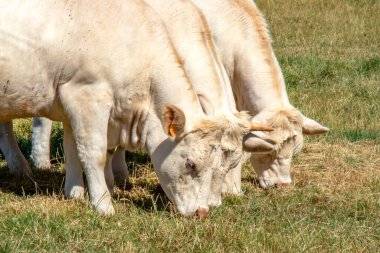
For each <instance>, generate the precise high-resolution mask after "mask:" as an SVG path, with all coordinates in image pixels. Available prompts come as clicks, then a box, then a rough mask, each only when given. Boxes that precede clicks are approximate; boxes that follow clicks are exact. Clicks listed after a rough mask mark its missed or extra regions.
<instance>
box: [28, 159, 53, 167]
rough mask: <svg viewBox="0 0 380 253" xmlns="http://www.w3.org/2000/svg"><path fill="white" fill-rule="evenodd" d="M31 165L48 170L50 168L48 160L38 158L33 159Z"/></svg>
mask: <svg viewBox="0 0 380 253" xmlns="http://www.w3.org/2000/svg"><path fill="white" fill-rule="evenodd" d="M32 162H33V166H34V168H36V169H37V170H49V169H50V168H51V164H50V160H38V159H33V158H32Z"/></svg>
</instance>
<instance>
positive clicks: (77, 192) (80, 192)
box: [65, 186, 84, 199]
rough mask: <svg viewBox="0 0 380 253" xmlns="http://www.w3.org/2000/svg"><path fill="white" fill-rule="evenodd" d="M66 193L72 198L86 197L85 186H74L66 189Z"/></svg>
mask: <svg viewBox="0 0 380 253" xmlns="http://www.w3.org/2000/svg"><path fill="white" fill-rule="evenodd" d="M65 195H66V197H68V198H71V199H84V187H83V186H73V187H71V189H70V190H65Z"/></svg>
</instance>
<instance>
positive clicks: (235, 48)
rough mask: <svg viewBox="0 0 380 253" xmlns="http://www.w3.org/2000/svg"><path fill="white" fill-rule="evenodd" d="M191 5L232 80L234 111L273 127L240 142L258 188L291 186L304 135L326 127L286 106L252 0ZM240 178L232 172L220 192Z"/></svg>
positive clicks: (275, 64)
mask: <svg viewBox="0 0 380 253" xmlns="http://www.w3.org/2000/svg"><path fill="white" fill-rule="evenodd" d="M193 2H194V3H195V4H196V5H197V6H198V7H199V8H200V10H201V11H202V13H203V14H204V15H205V17H206V19H207V22H208V24H209V27H210V30H211V34H212V36H213V38H214V41H215V44H216V47H217V50H218V53H219V55H220V57H221V60H222V62H223V65H224V67H225V68H226V71H227V74H228V77H229V79H230V80H231V83H232V89H233V93H234V97H235V100H236V104H237V108H238V109H239V110H248V111H249V112H251V113H252V114H253V115H255V116H254V117H253V119H252V120H253V121H255V122H261V123H263V124H267V125H269V126H272V127H273V128H274V129H275V130H274V131H272V132H267V133H263V132H252V133H250V134H249V135H248V136H246V137H245V140H244V147H245V148H246V150H247V151H249V152H254V153H255V154H254V155H252V156H251V161H252V164H253V167H254V169H255V171H256V173H257V174H258V177H259V183H260V186H261V187H263V188H270V187H273V186H275V185H280V184H289V183H291V176H290V164H291V160H292V156H293V155H294V154H296V153H297V152H299V151H300V150H301V148H302V145H303V134H307V135H309V134H321V133H325V132H327V131H328V130H329V129H328V128H327V127H324V126H322V125H320V124H319V123H317V122H316V121H314V120H312V119H309V118H307V117H305V116H303V115H302V114H301V113H300V112H299V111H298V110H297V109H295V108H294V107H293V106H292V105H291V104H290V102H289V99H288V96H287V93H286V88H285V82H284V78H283V75H282V72H281V69H280V67H279V64H278V61H277V59H276V56H275V55H274V52H273V49H272V47H271V44H270V37H269V35H268V31H267V28H266V23H265V20H264V18H263V16H262V14H261V13H260V11H259V10H258V8H257V7H256V5H255V3H254V2H253V1H252V0H208V1H204V0H193ZM263 146H265V148H264V149H263ZM257 152H261V155H260V154H257ZM240 180H241V178H240V171H239V168H237V169H236V170H231V171H230V172H229V174H228V175H227V177H226V181H225V183H226V184H225V188H224V191H227V192H232V193H239V192H240V187H239V186H240ZM234 186H238V188H237V189H235V187H234ZM231 187H233V188H232V189H231Z"/></svg>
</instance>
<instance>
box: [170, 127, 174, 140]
mask: <svg viewBox="0 0 380 253" xmlns="http://www.w3.org/2000/svg"><path fill="white" fill-rule="evenodd" d="M169 134H170V136H171V137H174V136H175V133H174V129H173V127H172V126H170V127H169Z"/></svg>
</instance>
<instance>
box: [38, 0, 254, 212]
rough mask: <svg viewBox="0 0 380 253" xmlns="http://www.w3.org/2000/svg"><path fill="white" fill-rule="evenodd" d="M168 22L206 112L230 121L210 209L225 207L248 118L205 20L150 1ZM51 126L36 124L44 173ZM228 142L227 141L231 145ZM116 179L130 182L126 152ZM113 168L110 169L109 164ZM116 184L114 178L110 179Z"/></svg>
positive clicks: (192, 10) (185, 8)
mask: <svg viewBox="0 0 380 253" xmlns="http://www.w3.org/2000/svg"><path fill="white" fill-rule="evenodd" d="M146 2H147V3H148V4H149V5H150V6H151V7H153V9H154V10H155V11H156V12H157V13H158V14H159V16H160V17H161V18H162V19H163V21H164V23H165V25H166V28H167V30H168V32H169V35H170V37H171V39H172V42H173V45H174V46H175V48H176V49H177V52H178V55H179V58H180V61H181V62H182V63H183V65H184V68H185V71H186V73H187V75H188V76H189V79H190V81H191V82H192V84H193V88H194V89H195V91H196V92H197V93H198V94H199V97H200V100H201V103H202V105H203V109H204V110H205V112H206V114H207V115H208V116H209V117H212V118H218V117H226V118H227V119H228V120H227V121H226V123H227V124H228V125H229V128H228V130H227V131H228V132H226V133H224V134H223V138H224V139H223V141H222V144H223V145H222V150H223V164H222V166H221V168H220V169H218V170H215V171H214V176H213V180H212V191H211V193H210V197H209V204H212V205H220V204H221V191H222V185H223V180H224V177H225V175H226V173H227V172H228V171H229V170H230V169H231V168H234V167H236V166H241V163H240V161H241V157H242V152H243V151H242V138H243V135H244V133H246V132H247V130H248V129H247V127H246V126H248V125H249V121H248V115H247V114H244V113H238V112H237V110H236V106H235V102H234V99H233V95H232V90H231V84H230V82H229V79H228V78H227V75H226V74H225V70H224V68H223V66H222V64H221V62H220V60H219V59H218V56H217V55H216V53H215V46H214V44H213V40H212V38H211V35H210V32H209V30H208V26H207V23H206V21H205V18H204V17H203V15H202V14H201V13H200V12H199V10H198V9H197V8H196V7H195V6H194V5H193V3H192V2H191V1H190V0H187V1H178V0H154V1H153V0H146ZM50 130H51V122H50V121H49V120H47V119H43V118H40V119H35V121H34V125H33V149H32V155H31V157H32V159H33V161H34V163H35V165H36V166H37V167H39V168H45V167H48V166H49V165H50V162H49V149H48V146H49V136H50ZM226 138H227V139H226ZM112 163H113V165H114V166H113V174H114V175H116V177H117V178H118V179H119V180H120V179H124V180H128V170H127V166H126V164H125V159H124V151H123V149H118V150H117V151H116V154H115V155H114V157H113V162H112ZM109 165H110V163H109ZM109 178H110V183H111V182H112V181H113V180H112V175H111V174H110V177H109Z"/></svg>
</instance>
